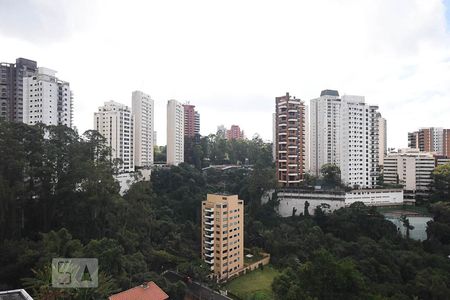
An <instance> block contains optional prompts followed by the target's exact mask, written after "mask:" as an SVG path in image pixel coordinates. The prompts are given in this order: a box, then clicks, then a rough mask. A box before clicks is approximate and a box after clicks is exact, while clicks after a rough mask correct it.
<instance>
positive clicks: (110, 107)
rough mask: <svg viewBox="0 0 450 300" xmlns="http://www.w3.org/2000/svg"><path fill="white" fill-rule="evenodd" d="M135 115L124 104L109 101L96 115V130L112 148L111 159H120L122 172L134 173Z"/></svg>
mask: <svg viewBox="0 0 450 300" xmlns="http://www.w3.org/2000/svg"><path fill="white" fill-rule="evenodd" d="M133 126H134V124H133V115H132V113H131V109H130V108H129V107H128V106H126V105H123V104H120V103H117V102H114V101H108V102H105V104H104V105H103V106H101V107H99V108H98V112H96V113H94V129H95V130H97V131H98V132H99V133H100V134H101V135H102V136H103V137H104V138H105V139H106V144H107V146H109V147H110V148H111V158H112V159H120V160H121V161H122V163H121V164H120V165H119V171H120V172H132V171H134V149H133V146H134V142H133Z"/></svg>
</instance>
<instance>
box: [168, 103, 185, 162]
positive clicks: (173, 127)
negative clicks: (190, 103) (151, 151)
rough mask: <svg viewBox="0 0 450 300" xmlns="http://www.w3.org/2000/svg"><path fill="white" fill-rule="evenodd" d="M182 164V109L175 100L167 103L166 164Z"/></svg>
mask: <svg viewBox="0 0 450 300" xmlns="http://www.w3.org/2000/svg"><path fill="white" fill-rule="evenodd" d="M182 162H184V108H183V105H182V104H181V103H180V102H178V101H176V100H169V101H168V102H167V164H168V165H175V166H177V165H178V164H180V163H182Z"/></svg>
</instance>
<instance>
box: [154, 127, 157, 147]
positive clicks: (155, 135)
mask: <svg viewBox="0 0 450 300" xmlns="http://www.w3.org/2000/svg"><path fill="white" fill-rule="evenodd" d="M155 146H158V133H157V132H156V130H155V131H153V147H155Z"/></svg>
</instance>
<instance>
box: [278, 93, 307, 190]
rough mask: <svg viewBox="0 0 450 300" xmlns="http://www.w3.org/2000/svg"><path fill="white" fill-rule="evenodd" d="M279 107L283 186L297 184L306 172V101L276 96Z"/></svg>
mask: <svg viewBox="0 0 450 300" xmlns="http://www.w3.org/2000/svg"><path fill="white" fill-rule="evenodd" d="M275 106H276V108H275V114H276V124H275V128H276V168H277V170H276V171H277V179H278V183H279V185H280V186H296V185H298V184H299V183H300V182H301V181H302V180H303V178H304V174H305V161H306V147H307V145H306V138H305V137H306V129H305V124H306V121H305V104H304V102H303V101H301V100H300V99H297V98H295V97H291V96H290V95H289V93H286V95H285V96H281V97H276V98H275Z"/></svg>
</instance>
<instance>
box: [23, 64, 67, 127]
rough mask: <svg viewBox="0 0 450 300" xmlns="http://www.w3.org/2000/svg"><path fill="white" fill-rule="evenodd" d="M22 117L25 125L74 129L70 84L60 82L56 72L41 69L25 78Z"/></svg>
mask: <svg viewBox="0 0 450 300" xmlns="http://www.w3.org/2000/svg"><path fill="white" fill-rule="evenodd" d="M22 99H23V102H22V117H23V120H22V121H23V122H24V123H25V124H29V125H34V124H37V123H43V124H45V125H65V126H68V127H72V118H73V103H72V102H73V98H72V92H71V90H70V84H69V83H68V82H65V81H62V80H59V79H58V78H57V77H56V71H54V70H50V69H47V68H39V69H38V71H37V72H36V73H34V74H33V75H32V76H29V77H24V78H23V93H22Z"/></svg>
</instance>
